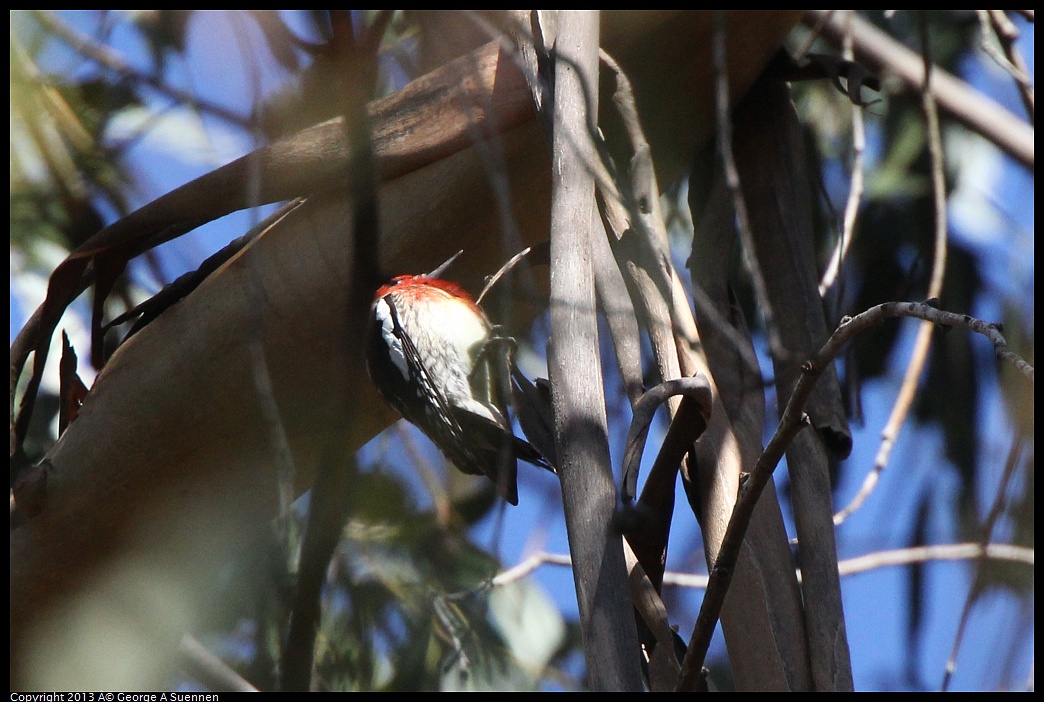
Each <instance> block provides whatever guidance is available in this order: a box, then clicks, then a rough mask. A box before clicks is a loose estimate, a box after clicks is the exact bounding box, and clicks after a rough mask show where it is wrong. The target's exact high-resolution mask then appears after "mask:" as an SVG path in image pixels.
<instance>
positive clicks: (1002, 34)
mask: <svg viewBox="0 0 1044 702" xmlns="http://www.w3.org/2000/svg"><path fill="white" fill-rule="evenodd" d="M975 14H976V15H978V17H979V27H980V29H981V32H982V41H981V43H980V45H981V46H982V50H983V51H985V52H986V53H987V54H988V55H989V56H990V58H992V59H993V60H994V61H996V62H997V65H999V66H1000V67H1001V68H1003V69H1004V70H1005V71H1007V72H1008V73H1009V74H1010V75H1011V78H1012V80H1014V81H1015V85H1016V86H1018V89H1019V96H1020V97H1021V98H1022V104H1023V105H1024V106H1025V107H1026V114H1027V115H1029V121H1030V124H1033V83H1032V80H1031V79H1030V75H1029V71H1028V70H1027V68H1026V62H1025V61H1023V60H1022V54H1020V53H1019V52H1018V51H1017V50H1016V49H1015V42H1016V41H1017V40H1018V38H1019V29H1018V27H1016V26H1015V24H1014V23H1013V22H1012V21H1011V20H1009V19H1008V16H1007V15H1005V14H1004V10H976V11H975ZM991 27H992V32H991ZM991 33H995V34H996V35H997V41H999V42H1000V45H1001V48H1002V49H1003V51H1004V54H1003V55H1001V54H1000V52H998V51H997V50H996V49H995V48H994V46H993V44H992V43H991V42H990V40H989V35H990V34H991Z"/></svg>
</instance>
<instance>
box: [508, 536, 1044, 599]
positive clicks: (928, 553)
mask: <svg viewBox="0 0 1044 702" xmlns="http://www.w3.org/2000/svg"><path fill="white" fill-rule="evenodd" d="M1035 553H1036V551H1035V549H1032V548H1029V547H1026V546H1016V545H1013V544H985V545H984V544H982V543H976V544H973V543H963V544H933V545H930V546H913V547H910V548H898V549H893V550H889V551H875V552H874V553H867V554H865V555H862V556H856V557H854V558H846V559H844V560H841V561H838V562H837V570H838V572H839V573H840V574H841V575H842V576H845V575H858V574H859V573H867V572H870V571H872V570H879V569H881V568H888V567H892V566H903V565H911V564H913V563H928V562H930V561H967V560H972V559H984V560H988V561H1003V562H1008V563H1021V564H1023V565H1027V566H1030V567H1033V565H1034V562H1035ZM544 565H552V566H561V567H566V568H568V567H569V566H571V565H572V561H571V560H570V558H569V554H568V553H550V552H547V551H537V552H536V553H533V554H531V555H529V556H527V557H526V558H524V559H522V560H521V561H519V562H518V564H516V565H514V566H512V567H511V568H508V569H507V570H505V571H503V572H501V573H499V574H497V576H496V577H494V578H493V580H492V581H491V584H492V586H493V587H497V586H500V585H507V584H508V583H511V582H515V581H516V580H521V579H522V578H524V577H526V576H528V575H530V574H532V573H533V572H535V571H536V570H537V569H538V568H540V567H541V566H544ZM798 577H800V574H799V576H798ZM709 581H710V576H708V575H703V574H699V573H679V572H677V571H670V570H669V571H666V572H665V573H664V574H663V584H664V585H672V586H674V587H687V588H693V589H696V590H703V589H705V588H706V587H707V584H708V582H709Z"/></svg>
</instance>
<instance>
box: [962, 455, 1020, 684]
mask: <svg viewBox="0 0 1044 702" xmlns="http://www.w3.org/2000/svg"><path fill="white" fill-rule="evenodd" d="M1021 454H1022V437H1021V436H1019V435H1016V436H1015V437H1014V438H1013V439H1012V442H1011V449H1010V450H1009V451H1008V460H1007V461H1005V464H1004V474H1003V475H1002V476H1001V481H1000V485H999V486H998V487H997V494H996V496H995V497H994V498H993V505H992V506H991V507H990V512H989V514H988V515H987V516H986V522H985V523H984V524H983V526H982V538H981V539H980V540H979V543H978V546H979V548H980V550H982V551H983V552H985V550H986V549H987V548H988V547H989V546H990V542H991V541H992V540H993V530H994V527H996V526H997V520H998V519H1000V516H1001V513H1002V512H1003V511H1004V506H1005V504H1006V502H1007V499H1008V488H1009V486H1010V485H1011V479H1012V477H1013V476H1014V475H1015V468H1016V467H1017V466H1018V465H1019V457H1020V456H1021ZM985 585H986V582H985V579H984V578H983V567H982V562H981V561H980V562H978V563H977V564H976V568H975V578H974V580H973V581H972V586H971V589H970V590H969V592H968V597H967V598H966V599H965V600H964V608H963V610H962V611H961V619H960V624H958V625H957V633H956V634H955V635H954V637H953V646H952V648H951V649H950V656H949V657H948V658H947V659H946V672H945V673H944V675H943V681H942V691H943V692H946V691H947V690H948V689H949V688H950V682H951V681H952V680H953V672H954V670H956V669H957V652H958V651H959V650H960V648H961V642H962V641H963V640H964V634H965V631H966V630H967V626H968V621H969V619H970V618H971V612H972V607H973V606H974V605H975V603H976V602H977V601H978V599H979V596H980V595H981V594H982V591H983V588H984V587H985Z"/></svg>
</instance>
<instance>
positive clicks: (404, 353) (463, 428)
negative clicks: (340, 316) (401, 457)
mask: <svg viewBox="0 0 1044 702" xmlns="http://www.w3.org/2000/svg"><path fill="white" fill-rule="evenodd" d="M433 275H434V274H433ZM490 332H491V326H490V323H489V320H488V319H487V318H486V315H485V314H484V313H483V312H482V310H481V309H480V308H479V306H478V305H477V304H476V303H475V301H474V300H473V299H472V298H471V296H470V295H468V293H467V292H466V291H465V290H464V289H463V288H461V287H460V286H459V285H457V284H456V283H451V282H449V281H446V280H441V279H439V278H437V277H430V276H425V275H401V276H399V277H397V278H394V279H392V281H391V282H389V283H388V284H387V285H384V286H382V287H381V288H380V289H379V290H378V291H377V294H376V296H375V297H374V302H373V306H372V307H371V308H370V320H369V329H368V330H367V337H368V338H367V341H366V367H367V369H368V371H369V373H370V378H371V379H372V380H373V383H374V385H376V386H377V389H378V390H379V391H380V393H381V395H382V396H383V397H384V399H385V400H386V401H387V402H388V404H390V405H391V406H392V407H394V408H395V409H397V410H398V411H399V412H400V413H401V414H402V416H403V417H405V418H406V419H407V420H409V421H410V422H411V423H413V424H414V425H416V426H417V427H418V428H420V430H421V431H423V432H424V433H425V434H426V435H427V436H428V438H429V439H431V440H432V441H433V442H435V445H436V446H438V447H439V449H440V450H441V451H442V453H443V454H445V456H446V458H448V459H449V460H450V462H452V463H453V464H454V465H455V466H457V468H459V469H460V470H461V471H463V472H464V473H469V474H472V475H485V476H487V477H488V478H489V479H490V480H492V481H493V482H494V483H495V484H496V485H497V489H498V492H499V494H500V495H502V496H503V497H504V499H506V500H507V501H508V502H510V503H511V504H513V505H517V504H518V485H517V477H516V476H517V471H518V466H517V461H516V459H519V458H521V459H522V460H525V461H528V462H529V463H532V464H534V465H537V466H540V467H542V468H546V469H548V470H553V468H551V466H550V465H549V464H548V462H547V461H546V460H545V459H544V457H543V456H542V455H541V454H540V453H539V452H538V451H537V450H536V449H534V448H533V446H531V445H530V444H529V442H527V441H525V440H523V439H520V438H518V437H517V436H515V435H514V433H513V432H512V431H511V425H510V424H509V423H508V420H507V418H506V413H505V411H504V407H503V406H502V405H501V404H500V403H499V402H498V401H497V392H496V387H495V385H494V383H495V382H496V378H495V377H494V373H496V372H498V370H497V369H496V367H495V365H496V360H497V358H498V354H496V353H492V352H491V350H490V349H487V348H486V346H487V344H488V343H489V341H490V336H491V333H490Z"/></svg>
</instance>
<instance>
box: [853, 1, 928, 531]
mask: <svg viewBox="0 0 1044 702" xmlns="http://www.w3.org/2000/svg"><path fill="white" fill-rule="evenodd" d="M920 19H921V25H922V26H921V30H922V31H921V40H922V42H924V45H923V46H922V50H923V53H924V74H925V81H924V88H923V90H922V91H921V106H922V109H923V111H924V119H925V124H926V131H927V134H928V153H929V155H930V156H931V172H932V202H933V205H934V210H935V255H934V258H933V261H932V275H931V280H930V281H929V284H928V298H929V299H938V298H939V296H940V295H941V294H942V286H943V275H944V273H945V270H946V232H947V225H946V181H945V177H944V174H943V154H942V137H941V136H940V134H939V116H938V113H937V112H936V109H935V99H934V98H933V97H932V88H931V85H932V74H933V72H934V71H933V68H932V61H931V55H930V52H929V47H928V46H927V41H928V31H927V29H926V28H925V27H924V24H925V22H926V20H925V19H924V14H923V13H922V14H921V18H920ZM932 330H933V326H932V324H931V322H927V321H925V322H923V323H922V324H921V325H920V327H919V328H918V330H917V338H916V340H915V341H914V348H913V351H912V352H911V354H910V363H909V365H908V366H907V367H906V374H905V375H904V377H903V383H902V385H901V386H900V387H899V394H898V396H897V397H896V399H895V404H894V405H893V407H892V413H891V415H890V416H889V417H888V422H887V423H886V424H885V427H884V429H883V430H882V431H881V446H880V448H879V449H878V450H877V456H876V457H875V458H874V467H873V470H871V471H870V473H868V474H867V476H866V479H865V480H864V481H863V485H862V486H861V487H860V489H859V492H858V493H857V494H856V496H855V497H854V498H853V499H852V501H851V502H850V503H849V504H848V505H847V506H846V507H845V508H844V509H842V510H841V511H840V512H838V513H837V514H836V515H835V516H834V524H835V525H838V524H841V523H842V522H844V520H845V519H846V518H848V516H849V515H851V514H852V513H853V512H855V511H856V510H857V509H859V507H860V506H861V505H862V504H863V502H864V501H865V500H866V498H867V497H869V495H870V493H871V492H873V489H874V486H875V485H876V484H877V481H878V479H879V478H880V475H881V473H883V472H884V470H885V468H886V467H887V466H888V458H889V456H891V453H892V448H893V447H894V446H895V442H896V440H897V439H898V437H899V431H900V430H901V429H902V426H903V423H904V422H905V421H906V415H907V414H908V413H909V411H910V406H911V405H912V404H913V399H914V395H915V394H916V392H917V383H918V381H919V380H920V377H921V372H922V371H923V370H924V364H925V361H926V360H927V358H928V349H929V344H930V342H931V337H932Z"/></svg>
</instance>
